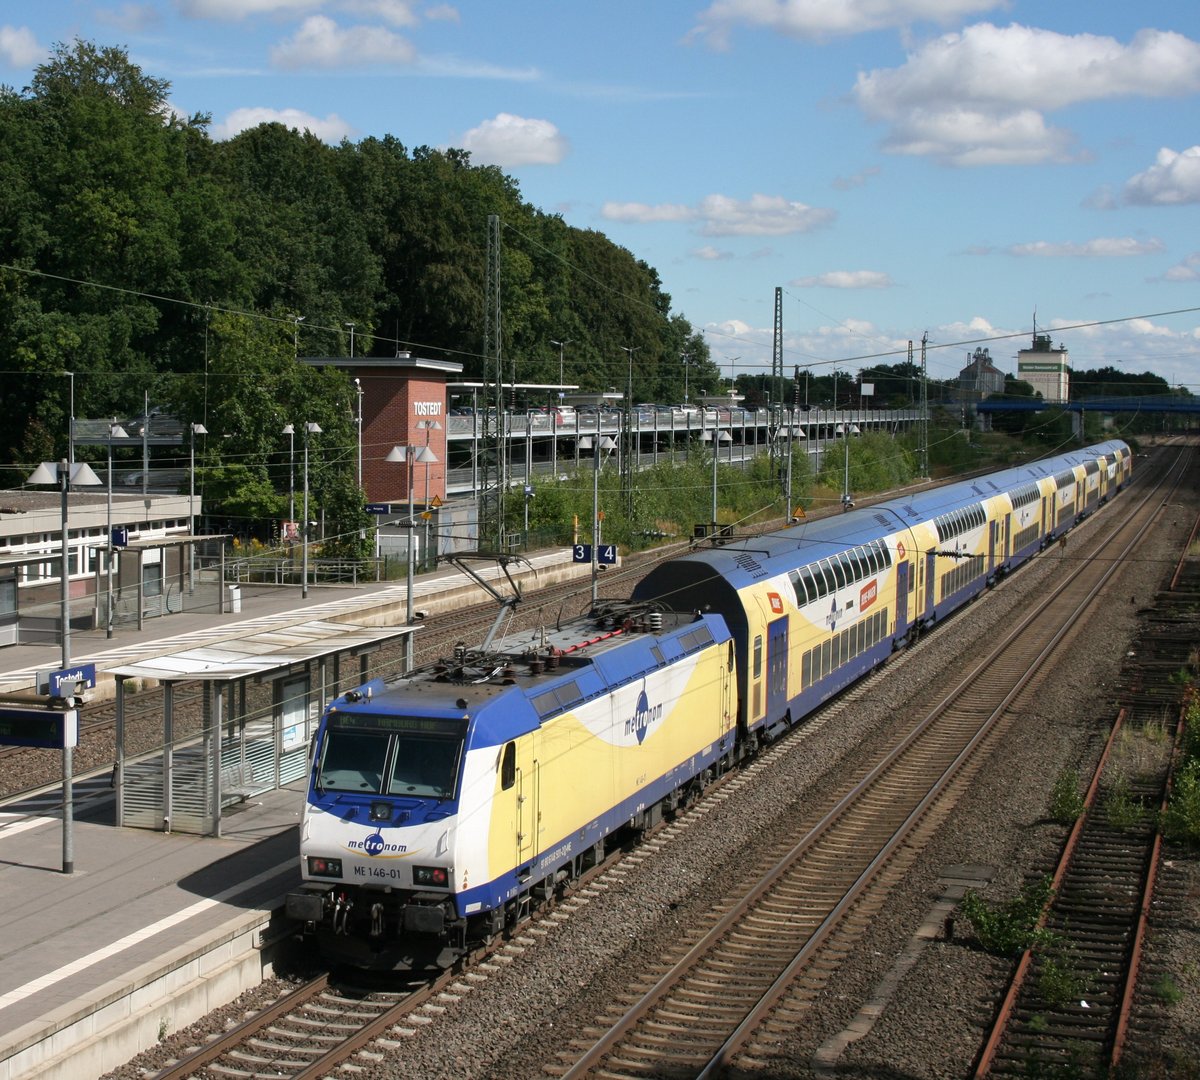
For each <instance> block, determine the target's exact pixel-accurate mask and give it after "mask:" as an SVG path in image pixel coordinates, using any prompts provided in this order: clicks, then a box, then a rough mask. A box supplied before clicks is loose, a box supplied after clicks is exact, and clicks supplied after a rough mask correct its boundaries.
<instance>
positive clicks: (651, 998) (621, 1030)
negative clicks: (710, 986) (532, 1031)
mask: <svg viewBox="0 0 1200 1080" xmlns="http://www.w3.org/2000/svg"><path fill="white" fill-rule="evenodd" d="M1160 484H1161V480H1160ZM1158 486H1159V485H1156V486H1155V487H1154V488H1153V489H1152V491H1151V492H1150V493H1148V494H1147V495H1146V496H1145V497H1144V498H1143V500H1142V502H1141V503H1140V504H1138V505H1139V507H1141V506H1144V505H1145V504H1146V503H1147V502H1148V501H1149V500H1150V499H1151V498H1152V497H1153V492H1154V491H1156V490H1157V488H1158ZM1119 531H1120V530H1119ZM1136 541H1137V537H1136V536H1135V537H1133V538H1131V539H1130V540H1129V541H1128V542H1127V543H1126V545H1125V548H1124V550H1123V551H1122V555H1124V554H1125V553H1127V551H1128V550H1129V549H1130V548H1131V547H1132V545H1133V544H1134V543H1136ZM1117 565H1118V560H1114V561H1113V562H1112V563H1110V564H1109V565H1108V566H1107V567H1106V568H1105V570H1104V572H1103V574H1102V575H1101V576H1100V581H1099V582H1097V583H1096V584H1095V585H1094V586H1093V587H1092V588H1091V589H1089V591H1088V596H1087V597H1085V598H1084V599H1083V600H1081V601H1079V602H1078V604H1077V605H1076V606H1075V610H1074V612H1073V615H1072V619H1078V617H1079V615H1080V613H1081V612H1082V611H1083V610H1084V609H1085V608H1086V606H1087V603H1088V602H1089V599H1090V598H1091V597H1094V595H1095V594H1096V592H1097V591H1098V590H1099V588H1100V587H1101V584H1102V583H1103V581H1105V580H1108V579H1109V578H1110V577H1111V576H1112V575H1113V574H1114V573H1115V572H1116V568H1117ZM1081 573H1082V568H1079V569H1077V570H1076V571H1075V572H1074V573H1073V574H1072V575H1071V576H1072V578H1075V577H1078V576H1079V575H1080V574H1081ZM1067 587H1068V583H1064V584H1063V585H1061V586H1060V587H1059V588H1058V589H1056V590H1055V591H1054V593H1052V594H1051V596H1049V597H1047V598H1046V599H1045V600H1044V601H1043V603H1042V604H1041V605H1040V607H1039V609H1038V611H1045V610H1047V609H1048V608H1049V607H1050V606H1051V605H1052V604H1054V603H1056V602H1057V601H1058V598H1059V597H1060V596H1061V595H1062V594H1063V593H1064V592H1065V590H1066V588H1067ZM1033 617H1034V616H1030V617H1029V618H1027V619H1026V620H1023V621H1022V623H1021V624H1020V626H1018V627H1017V628H1016V629H1014V630H1013V631H1011V632H1010V634H1009V635H1008V636H1007V638H1006V644H1011V643H1012V642H1014V641H1016V640H1018V639H1019V638H1020V637H1021V635H1022V633H1023V631H1024V630H1025V629H1026V628H1027V627H1028V625H1029V624H1030V622H1031V621H1032V618H1033ZM1065 633H1066V630H1065V629H1060V630H1059V631H1058V633H1056V634H1055V635H1054V642H1055V643H1056V642H1057V641H1059V640H1061V637H1062V636H1063V635H1064V634H1065ZM1052 647H1053V643H1052V644H1051V645H1047V646H1046V647H1045V648H1043V649H1041V650H1040V651H1039V655H1038V656H1037V657H1035V658H1034V660H1033V661H1031V662H1030V669H1031V670H1035V669H1036V668H1037V667H1038V666H1040V665H1041V664H1043V663H1044V662H1045V659H1046V657H1047V656H1048V655H1049V654H1050V651H1051V649H1052ZM999 652H1000V649H999V648H998V649H997V650H994V651H993V653H992V654H991V657H989V659H990V660H992V661H993V662H994V658H995V656H997V655H999ZM986 664H987V661H985V662H984V663H982V664H980V665H977V666H976V668H975V669H974V670H973V671H972V673H971V674H970V675H968V676H967V677H966V678H965V679H964V680H963V681H962V682H961V683H960V684H959V686H958V688H957V690H956V693H961V692H962V691H963V690H964V689H965V688H967V687H968V686H970V685H971V684H972V683H973V682H974V681H975V680H976V679H977V678H978V676H979V674H980V672H981V671H982V669H983V668H984V667H985V666H986ZM1020 681H1021V680H1018V685H1016V686H1014V687H1013V688H1012V689H1011V690H1010V691H1009V692H1008V693H1007V694H1005V695H1004V700H1003V702H1002V704H1001V705H1000V706H999V707H998V708H997V709H996V710H995V711H994V712H993V714H992V716H991V717H990V718H989V720H988V724H993V723H995V721H996V719H997V718H998V717H999V716H1000V715H1002V714H1003V712H1004V710H1005V709H1006V708H1007V706H1008V704H1010V703H1011V700H1012V699H1013V698H1014V697H1015V696H1016V694H1017V693H1018V691H1019V688H1020V687H1019V682H1020ZM953 697H954V695H953V694H952V695H950V696H948V697H947V698H946V699H944V700H943V702H942V703H941V705H939V706H938V708H937V710H935V712H934V713H933V714H931V715H930V716H929V717H927V718H926V720H925V721H923V722H922V724H921V725H919V726H918V729H917V730H916V731H914V732H911V733H910V734H909V735H908V736H906V737H905V739H904V740H903V741H902V742H901V744H900V745H899V746H897V747H896V748H895V749H894V750H893V751H892V752H891V753H890V754H889V755H888V756H887V758H885V759H884V761H882V762H880V763H879V764H878V765H877V766H876V767H875V768H874V769H872V770H871V772H870V773H869V774H868V777H867V778H866V779H865V780H864V781H862V782H861V783H860V784H859V785H856V786H855V788H854V789H853V790H852V791H851V792H850V793H848V794H847V796H845V797H844V798H843V799H842V800H840V801H839V803H838V804H837V805H836V806H835V807H834V808H833V809H832V810H831V811H830V812H829V813H828V814H826V815H825V817H823V818H822V820H821V822H820V823H818V825H817V826H815V827H814V829H813V830H810V832H809V833H807V834H806V835H805V837H803V838H802V839H801V840H800V841H799V842H798V843H797V844H796V846H795V848H793V850H792V851H791V852H789V854H788V855H787V856H785V857H784V859H782V860H780V861H779V862H778V863H776V865H775V866H774V867H772V869H771V870H770V871H768V872H767V873H766V874H765V875H764V877H763V879H762V880H761V881H760V882H759V883H758V884H756V885H755V886H754V887H753V888H752V889H751V890H750V892H749V893H748V894H746V896H745V897H744V898H743V899H742V900H740V901H739V902H738V904H737V905H736V906H735V908H734V909H733V910H731V911H728V912H727V913H726V914H725V916H724V917H722V918H721V919H720V920H719V921H718V923H717V924H716V925H715V926H713V927H712V928H711V929H710V930H709V931H708V932H707V933H706V934H705V935H704V937H703V938H702V939H701V940H700V941H698V942H696V943H695V944H694V945H693V946H692V947H691V948H690V949H689V950H688V951H687V953H686V954H685V955H684V956H683V957H681V958H679V959H678V960H677V961H676V962H675V963H673V964H672V966H671V968H670V969H669V970H668V971H667V972H666V973H665V974H664V975H662V976H661V977H660V978H659V979H658V980H657V981H656V982H655V984H654V985H653V986H652V987H651V988H650V989H649V990H648V991H646V992H645V993H644V994H642V995H641V996H640V997H639V999H638V1000H637V1002H636V1003H635V1004H634V1005H633V1006H632V1007H631V1008H630V1009H628V1010H627V1011H626V1012H625V1014H624V1015H623V1016H622V1017H621V1018H620V1019H619V1020H618V1021H617V1022H616V1023H614V1024H612V1025H611V1026H610V1029H609V1031H608V1032H606V1034H605V1035H604V1036H603V1037H602V1038H601V1039H600V1040H598V1041H597V1042H595V1043H593V1045H592V1046H591V1047H590V1048H589V1049H588V1050H587V1052H586V1053H585V1054H584V1055H583V1056H582V1057H580V1058H579V1059H577V1060H576V1062H575V1064H574V1065H573V1066H572V1067H571V1068H570V1069H568V1070H566V1071H565V1072H563V1073H562V1075H563V1077H564V1078H565V1080H574V1078H576V1077H580V1076H583V1075H585V1074H586V1073H587V1072H588V1071H590V1070H591V1069H592V1068H593V1067H594V1066H596V1065H598V1064H599V1063H600V1062H601V1061H602V1060H603V1059H604V1058H605V1057H606V1056H608V1055H609V1054H610V1053H611V1052H612V1051H613V1049H614V1048H615V1047H616V1046H617V1045H618V1044H619V1042H620V1041H621V1039H622V1038H623V1037H624V1036H625V1035H627V1034H628V1033H629V1032H631V1031H632V1030H633V1029H634V1028H635V1027H636V1025H637V1023H638V1022H639V1018H640V1017H641V1016H644V1015H646V1014H647V1013H648V1012H649V1011H650V1010H651V1009H653V1008H654V1007H655V1006H656V1005H657V1004H658V1003H659V1002H660V1001H661V1000H662V999H664V998H665V996H666V995H667V993H668V992H669V991H670V989H671V987H672V986H673V985H675V984H677V983H679V982H680V981H681V980H682V978H683V976H684V974H685V973H686V972H687V971H688V970H689V969H690V968H691V967H692V966H693V964H694V962H695V961H696V959H697V958H698V957H699V956H700V955H701V954H702V953H703V952H704V951H705V950H706V949H707V948H709V947H711V946H712V945H713V944H714V943H715V942H716V941H717V940H719V939H720V938H721V937H722V936H723V935H724V934H725V933H727V932H728V931H729V929H730V928H731V927H732V926H733V925H734V924H736V923H737V922H738V921H739V920H740V919H742V918H743V917H744V916H745V912H746V910H747V907H748V906H749V905H750V904H752V903H753V902H754V901H755V900H756V899H758V898H759V897H761V896H762V895H764V894H765V893H766V891H767V889H768V888H769V887H770V882H771V881H773V880H774V879H775V878H777V877H778V876H779V875H780V874H781V873H782V867H783V866H784V865H785V864H787V863H789V862H793V861H795V859H796V858H797V857H798V856H799V854H801V853H802V850H803V849H806V848H807V847H808V846H809V845H810V844H811V842H812V841H813V840H814V838H815V836H816V833H817V832H818V831H819V830H821V829H822V828H824V827H826V826H827V825H829V824H831V823H832V822H833V821H835V820H836V819H837V818H838V817H840V816H841V815H842V813H843V812H844V810H845V809H846V807H847V806H848V805H849V804H850V803H851V802H853V801H857V799H858V797H859V795H860V794H861V793H862V792H864V791H865V790H866V789H867V787H868V786H869V785H871V784H872V782H873V781H874V780H875V779H877V778H878V777H879V776H882V774H883V770H884V769H885V768H886V767H887V765H888V764H890V763H891V762H893V761H895V760H898V759H899V757H900V756H901V755H902V754H903V753H904V752H905V750H906V749H907V748H908V747H909V746H910V745H912V744H913V743H914V741H915V740H916V739H917V737H918V734H919V732H920V731H921V730H924V729H925V728H926V727H928V725H930V724H931V723H932V722H933V718H934V716H935V715H940V714H941V713H942V712H944V711H945V710H947V709H948V708H949V706H950V705H951V703H952V699H953ZM982 737H983V736H982V733H978V734H976V736H975V737H973V738H972V739H971V740H970V742H969V745H968V746H967V747H966V748H964V749H963V750H962V751H961V752H960V754H959V755H958V757H957V758H956V759H955V762H954V763H953V764H952V765H951V766H950V767H948V768H947V769H946V770H945V771H944V772H943V774H942V776H941V778H940V780H939V781H938V783H937V785H936V790H943V789H944V788H945V787H947V786H948V785H949V784H950V783H951V781H952V779H953V777H954V776H955V775H956V774H957V772H958V771H959V769H960V768H961V767H962V764H963V763H964V762H965V761H966V760H967V759H968V758H969V757H970V756H971V753H972V750H973V748H975V747H977V746H978V745H979V742H980V740H981V739H982ZM933 798H934V793H933V792H932V791H931V792H929V793H928V794H927V796H926V797H925V798H924V799H922V800H921V802H920V803H919V804H918V806H917V807H916V808H914V809H913V810H912V811H911V812H910V814H909V815H908V816H907V818H906V820H905V823H904V824H903V825H901V826H900V827H899V828H897V829H896V830H895V831H894V833H893V834H892V838H891V841H890V843H889V845H887V849H885V850H884V851H881V852H879V853H878V854H877V855H876V856H875V857H874V858H872V860H871V861H870V863H869V864H868V866H867V867H866V868H865V869H864V870H863V871H862V872H861V873H860V874H859V875H858V876H857V878H856V879H855V886H854V887H855V889H859V890H861V889H862V888H863V887H864V886H865V885H866V884H867V883H868V882H870V881H871V880H873V879H874V877H875V876H876V874H877V872H878V870H879V867H880V866H881V865H882V863H883V861H884V860H885V859H886V858H887V856H888V851H889V850H890V851H894V850H895V848H896V847H897V846H898V845H899V843H900V842H901V839H902V837H903V836H906V835H907V834H908V833H909V832H911V830H912V829H914V828H916V827H917V824H918V823H919V821H920V819H921V818H922V817H923V816H924V815H925V813H926V812H927V811H928V808H929V806H930V805H931V804H932V801H933ZM851 891H853V890H851ZM850 903H851V897H850V896H849V895H848V896H846V897H844V898H843V899H842V900H841V901H839V903H838V905H837V906H836V907H835V909H834V910H833V911H832V912H830V913H829V914H828V915H827V917H826V918H825V919H824V920H822V923H821V928H820V934H821V935H822V936H826V935H828V933H829V932H830V931H831V929H832V928H833V927H834V926H836V925H837V924H838V922H839V919H840V916H841V915H843V914H844V913H845V911H846V910H848V907H849V904H850ZM813 936H814V937H816V935H815V934H814V935H813ZM814 948H815V945H814V944H811V943H810V944H807V945H806V946H804V948H803V949H802V950H801V951H800V953H798V954H797V955H796V956H795V957H794V958H793V960H792V961H791V962H790V963H789V964H788V966H787V968H786V970H785V972H784V973H783V974H781V975H780V976H778V977H777V978H776V979H775V981H774V983H773V984H772V987H771V988H770V990H769V991H768V992H767V993H766V994H764V995H763V996H762V997H761V998H760V1001H759V1004H758V1005H756V1006H755V1007H754V1008H753V1009H752V1010H751V1011H750V1013H748V1014H747V1015H746V1016H745V1017H743V1019H742V1022H741V1023H739V1024H738V1026H737V1028H736V1030H735V1032H734V1034H733V1035H731V1036H730V1037H729V1038H728V1039H726V1041H725V1042H724V1043H723V1044H722V1046H721V1047H720V1049H719V1050H718V1051H717V1053H716V1054H715V1055H713V1056H712V1057H711V1058H710V1060H709V1062H708V1064H707V1066H706V1067H705V1069H704V1071H703V1072H701V1073H699V1075H701V1076H707V1075H711V1073H712V1072H713V1071H715V1070H716V1069H717V1068H719V1067H721V1066H722V1065H723V1064H724V1063H725V1060H726V1059H727V1058H728V1056H729V1055H730V1054H731V1053H732V1052H733V1050H734V1049H735V1048H736V1047H737V1046H739V1045H741V1043H742V1042H744V1040H745V1038H746V1036H747V1034H748V1033H749V1032H750V1031H751V1030H752V1029H753V1028H754V1027H755V1026H756V1024H757V1023H758V1022H759V1021H760V1020H761V1018H762V1016H763V1015H765V1013H766V1012H767V1011H769V1009H770V1008H771V1006H772V1004H773V1003H774V1001H775V1000H776V999H777V998H778V997H779V995H780V993H781V992H782V988H784V987H786V986H787V985H788V984H789V983H790V981H791V979H792V978H793V977H794V975H795V973H796V971H797V970H798V969H799V967H800V966H802V964H803V962H804V958H805V957H807V956H808V955H810V954H811V952H812V951H813V950H814Z"/></svg>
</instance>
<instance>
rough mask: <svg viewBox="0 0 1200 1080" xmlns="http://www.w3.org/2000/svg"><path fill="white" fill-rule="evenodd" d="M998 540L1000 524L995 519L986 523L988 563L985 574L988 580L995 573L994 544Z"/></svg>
mask: <svg viewBox="0 0 1200 1080" xmlns="http://www.w3.org/2000/svg"><path fill="white" fill-rule="evenodd" d="M999 539H1000V522H998V521H996V520H995V519H993V520H991V521H989V522H988V561H987V573H988V577H989V578H990V577H991V576H992V575H993V574H994V573H995V572H996V544H997V542H998V541H999Z"/></svg>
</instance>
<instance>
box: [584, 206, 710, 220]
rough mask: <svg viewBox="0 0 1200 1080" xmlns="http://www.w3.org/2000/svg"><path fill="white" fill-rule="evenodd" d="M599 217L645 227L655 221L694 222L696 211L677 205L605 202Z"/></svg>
mask: <svg viewBox="0 0 1200 1080" xmlns="http://www.w3.org/2000/svg"><path fill="white" fill-rule="evenodd" d="M600 216H601V217H603V218H606V219H607V220H609V221H625V222H634V223H636V224H640V225H645V224H649V223H652V222H656V221H694V220H695V219H696V211H695V210H694V209H693V208H692V207H690V206H683V205H681V204H679V203H659V205H658V206H650V205H649V204H647V203H636V202H626V203H619V202H606V203H605V204H604V205H603V206H602V207H601V208H600Z"/></svg>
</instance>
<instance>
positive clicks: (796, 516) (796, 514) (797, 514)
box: [792, 506, 804, 521]
mask: <svg viewBox="0 0 1200 1080" xmlns="http://www.w3.org/2000/svg"><path fill="white" fill-rule="evenodd" d="M802 517H804V507H803V506H797V507H796V509H795V510H793V511H792V520H793V521H798V520H800V518H802Z"/></svg>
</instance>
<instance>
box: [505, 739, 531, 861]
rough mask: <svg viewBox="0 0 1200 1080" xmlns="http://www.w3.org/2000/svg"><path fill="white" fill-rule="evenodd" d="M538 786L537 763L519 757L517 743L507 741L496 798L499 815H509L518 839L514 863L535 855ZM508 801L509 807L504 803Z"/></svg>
mask: <svg viewBox="0 0 1200 1080" xmlns="http://www.w3.org/2000/svg"><path fill="white" fill-rule="evenodd" d="M535 790H536V767H535V766H534V767H530V763H528V762H525V761H519V760H518V756H517V743H516V742H510V743H506V744H505V746H504V750H503V751H502V752H501V755H500V795H499V797H498V798H497V800H496V801H497V810H498V814H497V817H500V818H501V819H502V820H503V819H504V818H507V820H508V821H509V822H510V823H511V827H512V829H513V840H514V842H515V845H516V848H515V860H514V861H515V864H516V865H517V866H520V865H521V864H522V863H525V862H529V861H530V860H532V859H533V856H534V853H535V847H534V827H535V821H534V816H533V815H534V809H535V808H534V802H535V800H534V798H533V795H534V792H535ZM505 803H507V804H508V805H507V808H506V811H505V810H501V807H502V806H503V805H504V804H505Z"/></svg>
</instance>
